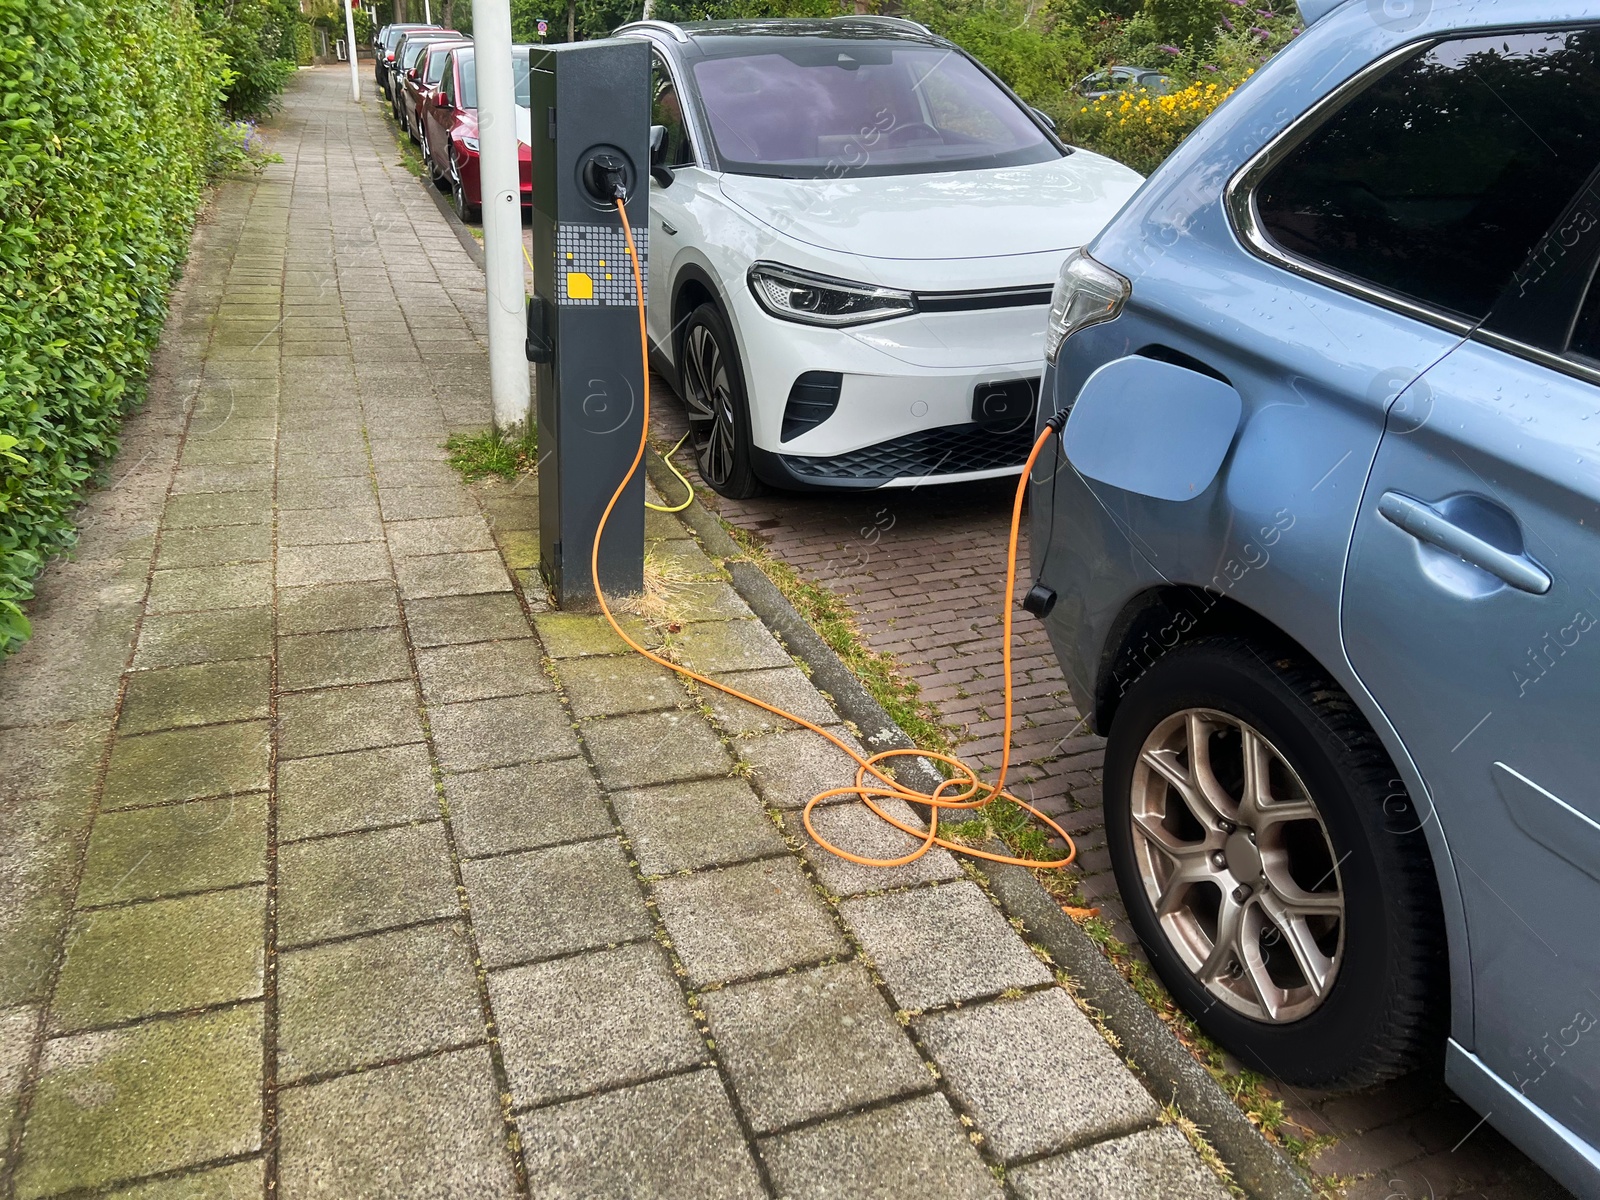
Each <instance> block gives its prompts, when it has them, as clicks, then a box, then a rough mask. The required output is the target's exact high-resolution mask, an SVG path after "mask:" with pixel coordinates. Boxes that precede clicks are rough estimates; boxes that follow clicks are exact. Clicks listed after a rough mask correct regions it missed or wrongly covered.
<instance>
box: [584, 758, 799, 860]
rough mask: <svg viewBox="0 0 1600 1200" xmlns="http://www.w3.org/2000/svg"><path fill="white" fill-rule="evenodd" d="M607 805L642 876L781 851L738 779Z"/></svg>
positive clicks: (626, 796) (648, 792)
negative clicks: (628, 844)
mask: <svg viewBox="0 0 1600 1200" xmlns="http://www.w3.org/2000/svg"><path fill="white" fill-rule="evenodd" d="M611 803H612V805H613V807H615V809H616V811H617V820H618V821H620V822H621V823H622V828H623V830H624V831H625V832H626V833H627V835H628V839H629V841H631V842H632V843H633V854H634V857H635V858H636V859H637V860H638V863H639V869H640V870H641V871H643V872H644V873H645V874H646V875H666V874H668V873H670V872H673V871H692V870H695V869H697V868H699V867H714V866H720V865H722V864H724V863H733V862H742V861H743V860H745V859H749V858H755V857H757V856H759V855H764V854H781V853H782V852H783V851H784V850H785V849H786V847H785V845H784V842H783V838H782V836H781V835H780V834H779V833H778V830H777V827H776V826H775V825H773V823H772V821H771V820H770V819H769V818H768V816H767V812H766V809H765V808H763V807H762V804H761V800H760V798H759V797H758V796H757V795H756V794H755V793H754V792H753V791H751V790H750V785H749V784H748V783H746V782H745V781H744V780H742V779H703V780H698V781H696V782H694V783H669V784H667V785H665V786H664V787H652V788H643V789H640V790H637V791H628V792H618V793H616V794H614V795H613V796H612V797H611Z"/></svg>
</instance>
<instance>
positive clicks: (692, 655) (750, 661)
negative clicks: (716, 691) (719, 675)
mask: <svg viewBox="0 0 1600 1200" xmlns="http://www.w3.org/2000/svg"><path fill="white" fill-rule="evenodd" d="M678 650H679V653H680V654H682V655H683V661H684V662H686V663H688V664H689V665H690V666H691V667H693V668H694V669H695V670H696V671H699V672H701V673H702V674H712V673H714V672H720V671H755V670H759V669H760V668H762V667H792V666H794V659H792V658H790V657H789V652H788V651H787V650H785V649H784V648H783V647H782V646H780V645H779V644H778V639H777V638H775V637H773V636H772V633H771V632H770V631H769V630H768V629H767V627H766V626H765V625H763V624H762V623H761V622H760V621H696V622H694V623H693V624H691V625H685V626H684V627H683V632H682V633H681V634H680V635H679V636H678Z"/></svg>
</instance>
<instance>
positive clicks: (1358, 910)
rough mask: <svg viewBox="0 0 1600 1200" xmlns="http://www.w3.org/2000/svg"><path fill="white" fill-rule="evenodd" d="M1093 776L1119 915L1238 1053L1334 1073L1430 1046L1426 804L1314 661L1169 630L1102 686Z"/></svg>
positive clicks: (1439, 925) (1431, 921) (1352, 1079)
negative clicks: (1174, 643) (1140, 668)
mask: <svg viewBox="0 0 1600 1200" xmlns="http://www.w3.org/2000/svg"><path fill="white" fill-rule="evenodd" d="M1197 745H1203V746H1204V747H1205V750H1204V752H1203V753H1198V754H1197V753H1196V752H1195V750H1194V749H1193V747H1195V746H1197ZM1247 760H1249V761H1252V762H1253V763H1255V764H1256V766H1255V769H1254V770H1253V771H1251V772H1249V773H1248V774H1247V772H1246V770H1245V765H1244V764H1245V762H1246V761H1247ZM1251 779H1255V780H1263V779H1264V780H1266V781H1267V783H1266V787H1265V788H1264V789H1260V790H1258V789H1256V788H1254V787H1252V786H1250V784H1249V781H1250V780H1251ZM1104 786H1105V820H1106V842H1107V848H1108V850H1109V852H1110V857H1111V863H1112V868H1113V870H1114V872H1115V874H1116V880H1117V884H1118V887H1119V888H1120V890H1121V892H1122V896H1123V900H1124V902H1125V903H1126V905H1127V909H1128V918H1129V921H1130V923H1131V924H1132V926H1133V929H1134V932H1135V933H1136V934H1137V935H1138V937H1139V940H1140V941H1141V942H1142V943H1143V945H1144V947H1145V950H1146V953H1147V954H1148V955H1149V957H1150V961H1151V964H1152V965H1153V966H1154V967H1155V969H1156V972H1157V973H1158V974H1159V975H1160V976H1161V979H1162V980H1163V982H1165V983H1166V985H1167V988H1168V989H1169V990H1170V991H1171V993H1172V995H1173V997H1174V998H1175V999H1176V1000H1177V1002H1178V1003H1179V1004H1180V1005H1181V1006H1182V1007H1183V1008H1184V1009H1185V1010H1187V1011H1188V1012H1189V1014H1190V1015H1191V1016H1193V1017H1194V1019H1195V1021H1196V1022H1197V1023H1198V1024H1199V1026H1200V1028H1201V1029H1202V1030H1204V1031H1205V1032H1206V1033H1207V1034H1208V1035H1210V1036H1211V1037H1212V1038H1213V1039H1215V1040H1216V1041H1217V1042H1218V1043H1220V1044H1221V1045H1222V1046H1223V1047H1224V1048H1225V1049H1227V1050H1228V1051H1229V1052H1231V1053H1232V1054H1233V1055H1234V1056H1235V1057H1236V1058H1238V1059H1239V1060H1240V1062H1242V1063H1243V1064H1244V1066H1245V1067H1247V1068H1249V1069H1251V1070H1255V1071H1260V1072H1262V1073H1264V1074H1267V1075H1270V1076H1273V1077H1275V1078H1277V1079H1281V1080H1283V1081H1285V1082H1287V1083H1290V1084H1295V1085H1306V1086H1316V1087H1322V1086H1330V1085H1334V1084H1337V1085H1340V1086H1346V1087H1349V1086H1361V1085H1365V1084H1369V1083H1375V1082H1378V1081H1380V1080H1383V1079H1387V1078H1391V1077H1393V1076H1395V1075H1398V1074H1401V1073H1403V1072H1405V1071H1407V1070H1409V1069H1411V1068H1412V1067H1414V1066H1416V1065H1417V1064H1418V1062H1419V1061H1420V1060H1421V1059H1422V1058H1423V1057H1424V1056H1425V1055H1426V1054H1429V1053H1432V1054H1437V1053H1438V1051H1439V1049H1440V1048H1441V1047H1442V1045H1443V1041H1444V1034H1445V1031H1446V1028H1447V1024H1448V1007H1449V1002H1448V992H1447V987H1446V984H1447V977H1446V967H1447V962H1446V950H1445V937H1444V925H1443V918H1442V916H1441V912H1440V902H1439V893H1438V885H1437V883H1436V881H1435V877H1434V873H1433V866H1432V859H1431V856H1430V853H1429V851H1428V846H1427V841H1426V835H1425V833H1424V830H1423V826H1424V824H1425V822H1424V821H1423V820H1421V819H1419V818H1418V817H1417V814H1416V810H1415V808H1414V807H1413V806H1412V804H1411V801H1410V798H1409V796H1408V795H1407V793H1406V790H1405V787H1404V785H1403V784H1402V783H1401V782H1400V781H1399V780H1398V779H1397V778H1396V773H1395V770H1394V767H1393V765H1392V764H1391V762H1390V760H1389V756H1388V754H1387V753H1386V752H1385V750H1384V748H1383V746H1382V744H1381V743H1380V742H1379V741H1378V739H1377V736H1376V735H1375V734H1374V733H1373V732H1372V729H1371V727H1370V726H1369V725H1368V724H1367V723H1366V721H1365V720H1364V719H1363V718H1362V716H1361V714H1360V713H1359V711H1358V710H1357V709H1356V707H1355V705H1354V704H1353V703H1352V702H1351V700H1350V698H1349V697H1348V696H1347V695H1346V694H1345V693H1344V692H1343V691H1342V690H1341V689H1340V688H1339V686H1338V685H1337V684H1336V683H1334V682H1333V680H1331V679H1330V678H1328V677H1327V675H1326V674H1325V673H1324V672H1323V671H1322V670H1321V669H1320V668H1317V667H1316V666H1314V665H1313V664H1311V663H1309V662H1307V661H1305V660H1304V659H1301V658H1297V657H1294V656H1287V655H1282V654H1277V653H1274V652H1271V651H1268V650H1264V649H1263V648H1262V647H1261V646H1260V645H1258V644H1256V643H1254V642H1252V641H1250V640H1249V639H1246V638H1239V637H1211V638H1204V639H1201V640H1197V641H1195V642H1192V643H1189V644H1186V645H1179V646H1178V647H1177V648H1176V649H1174V650H1172V651H1171V652H1169V653H1167V654H1166V655H1164V656H1163V657H1162V658H1160V659H1158V660H1157V661H1156V662H1155V663H1154V664H1153V665H1152V666H1151V667H1150V668H1149V669H1148V670H1147V671H1146V672H1145V673H1144V675H1143V676H1142V677H1141V678H1140V679H1139V680H1138V681H1137V682H1136V683H1135V684H1134V685H1133V686H1132V688H1131V689H1129V691H1128V692H1127V694H1126V696H1125V697H1124V698H1123V700H1122V701H1121V703H1120V704H1119V706H1118V708H1117V711H1116V714H1115V717H1114V719H1113V722H1112V726H1111V730H1110V736H1109V738H1108V739H1107V743H1106V756H1105V785H1104ZM1252 794H1253V795H1254V796H1255V797H1256V798H1257V799H1256V800H1255V801H1253V802H1252V801H1251V800H1250V797H1251V795H1252ZM1262 801H1265V802H1262ZM1158 908H1159V909H1160V910H1161V913H1160V915H1159V916H1158ZM1335 910H1336V911H1335Z"/></svg>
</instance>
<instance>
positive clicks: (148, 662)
mask: <svg viewBox="0 0 1600 1200" xmlns="http://www.w3.org/2000/svg"><path fill="white" fill-rule="evenodd" d="M271 653H272V610H271V609H270V608H266V607H260V608H219V609H216V610H214V611H211V612H195V613H177V614H173V615H168V616H162V615H159V614H154V613H152V614H151V615H150V616H148V617H146V618H145V619H144V622H143V624H142V625H141V626H140V628H139V648H138V650H137V651H136V652H135V653H134V656H133V665H134V668H135V669H136V670H146V669H149V668H152V667H185V666H193V665H195V664H198V663H205V662H223V661H227V660H229V659H237V658H261V657H264V656H266V655H270V654H271Z"/></svg>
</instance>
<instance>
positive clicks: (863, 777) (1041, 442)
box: [589, 200, 1078, 911]
mask: <svg viewBox="0 0 1600 1200" xmlns="http://www.w3.org/2000/svg"><path fill="white" fill-rule="evenodd" d="M617 212H618V213H619V214H620V215H621V217H622V232H623V235H624V236H625V237H626V238H627V241H628V257H629V258H630V259H631V260H632V262H633V286H634V294H635V296H636V297H637V298H638V304H639V353H640V356H641V358H642V360H643V365H644V421H643V423H642V424H641V425H640V428H639V445H638V447H637V448H636V449H635V450H634V453H633V464H632V465H631V466H630V467H629V468H628V473H627V474H626V475H624V476H623V477H622V482H621V483H619V484H618V485H617V490H616V491H615V492H613V493H612V494H611V501H610V503H608V504H607V505H606V508H605V512H603V513H602V514H601V515H600V527H599V528H598V529H597V530H596V531H595V535H594V546H593V548H592V549H591V550H590V553H589V572H590V577H591V578H592V580H593V582H594V595H595V599H596V600H598V601H599V602H600V611H601V612H603V613H604V614H605V617H606V620H607V621H609V622H610V623H611V628H612V629H614V630H615V631H616V633H617V636H618V637H620V638H621V639H622V640H623V641H624V642H626V643H627V644H628V645H629V646H630V647H631V648H632V649H633V650H635V651H637V652H638V653H639V654H641V655H643V656H644V657H645V658H647V659H649V660H650V661H651V662H653V663H659V664H660V665H661V666H663V667H666V668H667V669H668V670H671V671H676V672H677V673H678V674H679V675H682V676H684V677H685V678H686V679H692V680H694V681H695V682H696V683H699V684H702V685H704V686H706V687H709V688H715V689H716V690H717V691H719V692H723V693H725V694H726V695H729V696H732V697H733V698H734V699H736V700H743V701H744V702H745V703H746V704H754V705H755V706H756V707H757V708H760V709H764V710H765V711H767V712H769V713H772V714H773V715H774V716H779V717H782V718H783V719H784V720H786V721H793V722H794V723H795V724H796V725H799V726H801V727H803V728H805V729H809V730H811V732H812V733H815V734H817V735H818V736H819V737H823V738H826V739H827V740H828V741H830V742H832V743H833V744H834V745H835V746H837V747H838V748H839V749H841V750H843V751H844V752H845V753H846V754H848V755H849V756H850V757H851V758H853V759H855V761H856V781H855V784H854V785H853V786H850V787H838V788H829V789H828V790H827V791H824V792H818V793H817V794H816V795H815V796H813V797H811V799H810V800H808V801H806V806H805V808H804V810H803V811H802V813H801V819H802V820H803V821H804V822H805V827H806V832H807V833H809V834H810V835H811V837H812V838H813V839H814V840H815V841H816V843H817V844H818V845H819V846H821V847H822V848H823V849H824V850H828V851H830V852H831V853H833V854H837V855H838V856H839V857H840V858H843V859H846V860H847V861H849V862H853V863H860V864H861V865H862V866H868V867H898V866H903V865H905V864H906V863H909V862H915V861H916V860H917V859H919V858H921V857H922V856H923V855H924V854H926V853H927V852H928V851H929V850H931V849H932V848H933V847H934V846H943V847H944V848H945V849H946V850H954V851H956V852H957V853H959V854H970V855H972V856H973V857H975V858H984V859H988V860H989V861H990V862H997V863H1010V864H1014V865H1016V866H1020V867H1033V868H1043V867H1065V866H1066V865H1067V864H1068V863H1070V862H1071V861H1072V860H1073V859H1074V858H1076V857H1077V854H1078V848H1077V846H1076V845H1075V844H1074V842H1073V840H1072V838H1071V837H1070V836H1069V835H1068V833H1067V831H1066V830H1065V829H1062V828H1061V826H1060V825H1057V824H1056V823H1055V822H1054V821H1052V820H1051V819H1050V818H1049V817H1047V816H1046V815H1045V814H1044V813H1042V812H1040V811H1039V810H1038V809H1037V808H1034V807H1033V805H1031V804H1029V803H1027V802H1026V801H1024V800H1021V799H1018V798H1017V797H1016V796H1013V795H1012V794H1011V793H1009V792H1006V791H1004V790H1002V789H1003V788H1004V787H1005V779H1006V773H1007V771H1008V770H1009V768H1010V765H1011V610H1012V607H1013V603H1012V596H1013V595H1014V594H1015V590H1016V584H1017V533H1018V530H1019V529H1020V528H1021V524H1022V499H1023V496H1024V495H1025V494H1026V489H1027V484H1028V477H1029V476H1030V475H1032V473H1033V464H1034V463H1035V462H1036V461H1037V460H1038V457H1039V454H1040V453H1041V452H1042V451H1043V450H1044V448H1045V446H1046V445H1047V444H1048V443H1049V441H1050V438H1051V437H1052V436H1054V434H1055V430H1054V428H1049V429H1046V430H1044V431H1043V432H1042V433H1040V434H1039V438H1038V440H1037V441H1036V442H1034V444H1033V451H1032V452H1031V453H1030V454H1029V455H1028V462H1027V465H1026V466H1024V467H1023V469H1022V478H1021V479H1020V480H1018V482H1017V499H1016V503H1015V504H1014V505H1013V506H1012V510H1011V541H1010V544H1009V546H1008V547H1007V551H1006V590H1005V601H1004V604H1003V607H1002V613H1001V619H1002V622H1003V624H1004V629H1005V634H1004V636H1005V642H1004V645H1003V651H1004V668H1003V669H1004V671H1005V686H1006V721H1005V741H1004V749H1003V750H1002V752H1001V758H1000V773H999V777H998V778H997V779H996V780H995V782H994V783H992V784H986V783H983V782H982V781H981V780H979V778H978V776H977V773H976V772H974V771H973V769H972V768H971V767H970V766H968V765H967V764H966V763H964V762H962V761H961V760H960V759H959V758H955V757H954V756H952V755H949V754H940V753H937V752H935V751H931V750H901V749H895V750H881V751H879V752H878V753H877V754H873V755H871V756H870V757H866V758H863V757H862V756H861V755H860V754H858V753H856V751H855V750H854V749H852V748H851V747H850V746H849V745H848V744H846V743H845V742H844V740H843V739H841V738H839V737H836V736H835V735H834V734H832V733H829V732H828V731H827V730H826V729H823V728H822V727H821V726H820V725H813V724H812V723H811V722H810V721H807V720H806V719H805V718H804V717H798V716H796V715H795V714H794V713H791V712H785V711H784V710H783V709H781V708H778V707H776V706H775V705H771V704H768V703H767V702H766V701H764V700H758V699H756V698H755V697H754V696H747V695H746V694H745V693H743V692H741V691H739V690H738V689H736V688H731V687H729V686H728V685H727V684H725V683H718V682H717V681H716V680H715V679H708V678H706V677H705V676H704V675H701V674H699V673H698V672H696V671H691V670H690V669H689V668H687V667H683V666H680V665H678V664H677V663H674V662H669V661H667V660H666V659H665V658H662V657H661V656H660V655H659V654H652V653H651V652H650V651H649V650H646V649H645V648H644V647H643V646H641V645H639V643H638V642H636V641H634V640H633V639H632V638H631V637H629V636H628V634H627V631H626V630H624V629H623V628H622V626H621V625H620V624H619V623H618V621H617V619H616V617H614V616H613V615H612V613H611V608H610V606H609V605H607V604H606V598H605V593H604V592H602V591H601V590H600V539H601V537H603V536H604V535H605V530H606V522H607V521H608V520H610V518H611V510H612V509H613V508H615V507H616V504H617V501H618V500H620V499H621V498H622V493H623V491H624V490H626V488H627V486H628V483H629V482H630V481H631V480H632V479H633V477H634V474H635V473H636V472H637V471H638V470H639V464H640V463H641V462H643V461H644V448H645V440H646V438H647V436H648V432H649V428H650V357H649V347H650V343H649V341H648V337H647V334H646V332H645V328H646V327H645V305H644V279H643V274H642V272H641V271H640V269H639V252H638V250H637V248H636V247H635V246H634V242H633V229H632V227H631V226H630V225H629V224H628V213H627V209H626V208H624V207H623V202H622V201H621V200H618V201H617ZM893 758H928V759H933V760H934V761H936V762H942V763H945V764H947V765H948V766H949V767H950V768H951V770H952V771H953V772H954V775H955V777H954V778H952V779H947V780H945V781H944V782H943V783H941V784H939V785H938V786H937V787H935V788H934V789H933V791H931V792H923V791H918V790H917V789H915V788H909V787H906V786H905V785H904V784H902V783H898V782H896V781H895V779H894V778H893V776H892V775H890V774H889V773H888V769H887V768H886V767H885V766H884V764H885V763H887V762H888V760H890V759H893ZM869 775H870V776H871V777H872V778H871V779H870V780H869V779H868V776H869ZM834 796H855V797H857V798H858V799H859V800H860V801H861V802H862V803H863V804H865V805H866V806H867V807H868V808H870V809H871V810H872V811H873V812H874V813H876V814H877V815H878V816H879V817H880V818H882V819H883V820H884V821H887V822H888V823H889V824H890V825H893V826H894V827H895V828H896V829H898V830H900V831H901V832H903V833H907V834H910V835H911V836H912V837H914V838H916V839H917V840H918V842H919V843H920V844H919V845H918V846H917V847H916V849H914V850H912V851H911V852H910V853H909V854H903V855H901V856H900V857H899V858H867V857H864V856H862V855H859V854H852V853H850V851H848V850H843V849H840V848H839V847H838V846H835V845H833V844H832V843H831V842H829V841H828V840H827V839H826V838H824V837H822V836H821V835H820V834H819V833H818V832H817V831H816V829H815V828H814V827H813V826H812V824H811V810H812V809H814V808H816V806H817V805H818V804H821V803H822V802H823V801H824V800H828V799H831V798H832V797H834ZM1000 798H1004V799H1006V800H1009V801H1011V803H1013V804H1015V805H1016V806H1017V807H1019V808H1022V809H1025V810H1026V811H1028V812H1030V813H1032V814H1033V815H1034V816H1035V817H1037V818H1038V819H1039V820H1040V821H1042V822H1044V824H1046V825H1048V826H1049V827H1050V828H1051V829H1052V830H1054V831H1055V833H1056V835H1057V836H1058V837H1060V838H1061V839H1062V841H1064V842H1066V844H1067V854H1066V857H1065V858H1058V859H1054V860H1052V861H1050V862H1035V861H1034V860H1032V859H1026V858H1012V857H1009V856H1008V855H1004V854H994V853H991V852H990V851H987V850H980V849H977V848H975V847H972V846H965V845H962V844H960V843H959V842H950V841H946V840H945V839H944V838H941V837H940V836H939V812H940V810H941V809H952V810H961V809H981V808H983V807H984V806H985V805H988V804H991V803H993V802H994V801H995V800H996V799H1000ZM891 799H893V800H903V801H908V802H910V803H913V804H922V805H926V806H927V807H928V808H929V810H930V818H929V820H928V824H927V828H926V829H918V828H916V827H915V826H912V825H908V824H907V823H906V822H904V821H902V820H900V818H898V817H896V816H895V815H894V814H892V813H889V812H886V811H885V810H884V809H883V808H881V807H880V806H879V805H878V803H876V801H879V800H891ZM1069 911H1070V910H1069Z"/></svg>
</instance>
